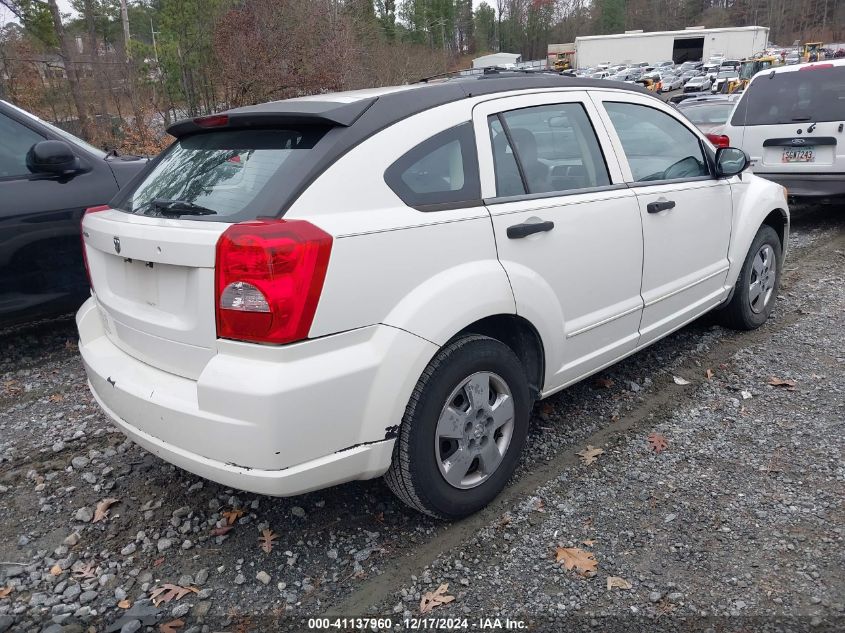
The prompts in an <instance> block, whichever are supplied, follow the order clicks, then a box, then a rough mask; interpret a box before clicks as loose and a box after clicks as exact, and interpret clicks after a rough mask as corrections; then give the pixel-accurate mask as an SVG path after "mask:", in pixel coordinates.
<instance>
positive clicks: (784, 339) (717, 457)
mask: <svg viewBox="0 0 845 633" xmlns="http://www.w3.org/2000/svg"><path fill="white" fill-rule="evenodd" d="M842 228H843V220H842V210H841V209H831V208H815V209H806V210H804V211H799V212H798V213H796V214H795V218H794V226H793V235H792V239H791V247H792V252H791V253H790V259H789V260H788V262H787V270H786V278H785V283H784V286H783V288H782V292H781V297H780V298H779V299H780V300H779V304H778V308H777V310H776V312H775V314H774V315H773V319H772V320H771V322H770V323H769V324H767V325H766V326H764V327H763V328H761V329H760V330H758V331H756V332H754V333H751V334H742V335H739V334H735V333H731V332H727V331H725V330H723V329H722V328H720V327H719V326H717V325H715V324H714V323H713V321H712V320H711V319H708V318H706V317H705V318H704V319H701V320H699V321H698V322H696V323H694V324H692V325H691V326H689V327H687V328H685V329H683V330H682V331H680V332H678V333H676V334H675V335H673V336H671V337H669V338H667V339H665V340H664V341H662V342H660V343H658V344H657V345H655V346H653V347H651V348H649V349H648V350H646V351H644V352H642V353H640V354H637V355H635V356H633V357H631V358H629V359H627V360H626V361H624V362H622V363H620V364H618V365H616V366H614V367H613V368H611V369H610V370H608V371H606V372H603V373H602V374H601V375H600V376H599V377H598V378H597V379H596V380H588V381H585V382H584V383H582V384H580V385H576V386H575V387H573V388H571V389H568V390H566V391H565V392H563V393H561V394H559V395H557V396H555V397H553V398H550V399H549V400H547V401H545V402H543V403H540V404H538V405H537V407H536V410H535V413H534V419H533V422H532V430H531V434H530V437H529V442H528V445H527V448H526V458H525V459H524V460H523V464H522V465H521V467H520V469H519V472H518V473H517V475H516V476H515V477H514V481H513V482H512V483H511V485H510V486H509V487H508V489H507V490H506V491H505V493H503V495H502V496H501V498H500V499H499V500H498V501H497V502H496V503H494V504H492V505H491V507H490V508H488V509H486V510H485V511H483V512H481V513H479V514H478V515H476V516H474V517H471V518H469V519H467V520H464V521H462V522H459V523H455V524H451V525H447V524H442V523H438V522H435V521H431V520H429V519H427V518H424V517H420V516H419V515H417V514H415V513H413V512H412V511H410V510H407V509H405V507H404V506H402V505H401V504H400V503H399V502H398V501H396V500H395V499H394V498H393V497H392V496H391V495H390V493H389V492H388V491H387V489H386V486H384V484H383V483H382V482H381V481H380V480H375V481H370V482H357V483H353V484H348V485H345V486H340V487H338V488H335V489H331V490H326V491H322V492H318V493H313V494H309V495H304V496H301V497H297V498H293V499H273V498H269V497H261V496H256V495H249V494H246V493H240V492H237V491H232V490H227V489H225V488H224V487H222V486H219V485H217V484H213V483H211V482H207V481H203V480H200V479H198V478H196V477H194V476H192V475H189V474H187V473H185V472H183V471H179V470H177V469H175V468H173V467H171V466H169V465H168V464H166V463H164V462H162V461H160V460H159V459H157V458H156V457H154V456H152V455H150V454H148V453H146V452H145V451H144V450H142V449H140V448H139V447H137V446H134V445H133V444H131V443H129V442H128V441H125V439H124V437H123V435H122V434H120V433H118V432H116V431H114V430H113V429H112V427H111V426H110V424H109V423H108V422H107V421H106V420H105V418H104V416H103V415H102V414H101V413H100V412H99V410H98V408H97V407H96V405H95V403H94V402H93V400H92V398H91V397H90V395H89V393H88V391H87V387H86V385H85V381H84V372H83V370H82V367H81V364H80V362H79V360H78V357H77V354H76V349H75V344H74V340H75V331H74V327H73V322H72V320H70V319H59V320H54V321H49V322H44V323H39V324H33V325H29V326H25V327H18V328H14V329H10V330H6V331H4V332H0V347H2V348H3V349H4V353H3V356H2V358H0V512H2V514H3V517H4V521H2V523H0V596H3V597H2V598H0V633H3V632H5V631H7V630H13V631H32V632H36V631H49V632H50V633H57V632H59V631H62V632H64V633H72V632H78V631H89V630H90V631H125V632H132V631H137V630H143V629H145V628H147V627H153V626H156V627H157V626H158V625H159V624H160V623H164V622H168V621H172V620H182V621H183V624H184V625H183V626H182V627H181V628H177V629H175V630H179V631H182V632H184V631H193V632H197V631H223V630H226V631H253V630H254V631H264V630H270V629H272V628H276V627H277V626H278V625H277V622H278V621H280V619H281V618H284V620H283V621H284V622H285V623H286V624H285V626H287V627H289V628H290V629H291V630H304V628H305V627H304V626H303V625H301V624H299V623H298V616H308V615H321V614H325V613H338V614H346V615H361V614H364V613H371V614H376V613H378V614H382V615H388V614H392V617H393V618H394V620H399V619H400V618H402V617H403V616H416V615H419V613H420V600H421V597H422V595H423V594H424V593H425V592H428V591H433V590H434V589H436V588H437V587H438V586H439V585H440V584H441V583H448V584H449V589H448V592H447V593H448V594H449V595H453V596H455V597H456V599H455V600H454V601H453V602H451V603H449V604H445V605H442V606H438V607H436V608H435V609H434V610H433V611H432V613H431V615H435V616H438V617H440V616H457V617H471V618H473V619H474V618H476V616H479V615H489V616H490V617H493V616H495V615H497V614H500V615H508V616H512V617H524V618H527V619H531V618H534V619H535V622H534V624H533V626H534V628H536V629H537V630H541V629H544V624H543V623H545V622H547V621H548V620H549V619H554V618H568V619H569V622H570V625H571V624H572V623H573V622H583V623H586V624H587V625H589V624H590V623H591V622H592V621H593V620H594V619H597V621H604V622H605V624H606V623H607V622H608V621H607V620H601V619H602V618H605V617H607V616H612V617H616V618H622V617H624V618H626V619H630V618H644V619H645V618H647V619H649V623H648V626H649V628H650V629H651V630H656V629H655V628H654V627H655V626H658V625H659V626H663V625H666V626H672V625H674V624H676V623H678V622H680V621H681V618H694V619H698V620H700V621H703V622H709V621H710V620H707V619H706V618H718V617H724V616H733V617H734V618H739V617H740V616H745V617H747V618H755V617H756V618H767V620H765V622H768V621H770V620H772V621H773V620H774V618H775V617H776V616H793V617H794V616H800V618H798V619H796V620H794V621H791V622H790V623H789V626H792V627H795V628H787V629H783V630H798V628H797V627H801V626H805V625H806V626H808V627H809V626H814V627H815V629H814V630H824V628H825V627H828V628H830V627H835V626H836V625H837V624H838V625H839V626H840V627H845V623H843V617H845V607H843V602H845V580H844V579H843V576H845V574H843V571H842V570H843V568H845V560H843V547H842V541H843V536H845V533H844V532H845V527H844V526H845V521H843V508H842V499H843V492H845V490H843V480H845V472H843V469H842V449H843V440H842V437H843V432H842V431H843V428H842V427H843V406H845V397H843V393H845V376H843V374H845V372H843V363H845V357H844V356H843V354H845V351H843V344H842V343H843V341H842V329H843V320H845V317H843V314H845V313H844V312H843V308H845V291H843V287H842V280H843V277H845V274H843V273H845V240H843V237H845V233H843V230H842ZM708 369H709V370H711V371H712V377H711V378H710V379H708V378H707V376H706V373H707V370H708ZM673 376H678V377H682V378H684V379H685V380H688V381H689V382H690V384H689V385H677V384H675V382H674V380H673ZM772 377H778V378H781V379H785V380H786V379H788V380H793V381H795V387H794V388H791V387H788V386H781V387H773V386H770V385H768V382H769V379H770V378H772ZM793 389H794V390H793ZM747 396H750V397H747ZM652 432H655V433H659V434H661V435H663V436H664V437H665V438H666V439H667V441H668V447H667V448H666V449H665V450H663V451H661V452H660V453H654V452H653V451H650V450H649V446H648V443H647V441H646V437H647V436H648V435H649V433H652ZM588 444H590V445H592V446H596V447H601V448H602V449H603V450H604V453H603V454H601V455H599V456H598V458H597V460H596V461H595V463H593V464H591V465H589V466H588V465H584V464H582V463H580V462H579V460H578V457H577V456H576V452H578V451H581V450H583V449H584V448H585V446H586V445H588ZM104 499H115V500H117V501H116V502H114V503H113V504H112V505H111V506H110V507H109V509H108V516H106V517H105V518H103V519H102V520H97V521H96V522H95V521H93V519H94V518H99V517H95V512H96V509H97V505H98V503H99V502H101V501H102V500H104ZM230 521H231V525H230ZM265 529H270V530H273V532H274V533H275V534H276V535H277V538H276V539H274V540H273V541H272V550H271V551H270V552H269V553H267V552H265V551H263V550H262V549H261V547H260V544H259V540H258V537H259V536H260V535H261V532H262V530H265ZM584 541H588V542H591V543H592V544H591V545H585V544H584V543H583V542H584ZM559 547H560V548H579V549H582V550H584V551H589V552H592V553H593V554H594V556H595V559H596V561H597V573H596V574H595V575H592V576H591V577H584V576H582V575H580V574H579V573H577V572H576V571H574V570H566V569H564V568H563V566H562V565H561V564H559V563H556V562H555V553H556V549H557V548H559ZM609 576H615V577H620V578H623V579H625V581H627V582H629V583H630V584H631V588H630V589H627V590H625V589H612V590H608V589H607V586H606V585H607V578H608V577H609ZM166 583H170V584H172V585H175V586H178V587H185V588H187V589H188V591H187V592H184V593H185V595H183V596H181V597H179V595H178V594H179V593H181V592H178V591H176V590H172V591H171V592H170V593H168V592H167V591H165V592H164V593H163V594H158V595H159V597H165V598H167V597H171V596H172V599H170V600H169V601H165V602H160V603H159V604H158V606H155V605H153V604H152V602H151V600H150V598H151V592H154V590H155V589H156V588H161V587H163V586H164V585H165V584H166ZM4 594H5V595H4ZM291 618H294V619H291ZM702 618H704V619H703V620H702ZM619 621H620V622H621V621H622V620H619ZM713 622H714V624H713V626H714V630H721V629H720V628H719V623H720V621H718V620H713ZM470 624H472V622H471V623H470ZM554 626H555V628H557V625H554ZM149 630H153V629H152V628H150V629H149ZM629 630H632V629H630V628H629Z"/></svg>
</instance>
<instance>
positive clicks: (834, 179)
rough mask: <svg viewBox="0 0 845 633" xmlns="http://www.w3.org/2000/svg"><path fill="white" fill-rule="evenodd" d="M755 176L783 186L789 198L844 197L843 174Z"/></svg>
mask: <svg viewBox="0 0 845 633" xmlns="http://www.w3.org/2000/svg"><path fill="white" fill-rule="evenodd" d="M754 175H755V176H760V177H761V178H765V179H766V180H771V181H772V182H776V183H778V184H779V185H783V186H784V187H786V188H787V190H788V191H789V197H790V198H837V197H841V196H845V174H766V173H760V172H758V171H755V172H754Z"/></svg>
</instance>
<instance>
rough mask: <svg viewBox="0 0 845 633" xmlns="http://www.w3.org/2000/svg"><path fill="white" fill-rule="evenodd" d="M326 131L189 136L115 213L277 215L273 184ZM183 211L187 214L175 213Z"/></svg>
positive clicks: (212, 216)
mask: <svg viewBox="0 0 845 633" xmlns="http://www.w3.org/2000/svg"><path fill="white" fill-rule="evenodd" d="M325 132H326V129H325V128H315V127H307V128H302V129H260V130H259V129H250V130H221V131H217V132H204V133H200V134H194V135H191V136H186V137H184V138H181V139H179V140H177V141H176V142H175V143H174V144H173V145H171V146H170V147H169V148H168V149H167V150H165V152H164V153H163V154H162V156H161V157H160V159H159V160H158V162H157V163H156V165H155V166H154V167H153V168H152V170H151V171H150V172H149V173H147V174H146V176H145V177H144V178H143V179H142V180H141V181H140V182H139V183H137V184H136V185H135V186H134V187H131V188H130V190H129V191H128V192H127V193H126V194H123V195H121V196H119V197H118V199H117V201H116V203H115V204H114V205H113V206H114V207H115V208H117V209H121V210H123V211H127V212H130V213H137V214H141V215H152V216H158V215H162V211H164V212H165V213H166V214H167V215H168V217H173V216H177V217H178V216H182V217H191V216H197V218H198V219H207V220H220V221H231V219H232V218H233V216H237V219H238V220H243V219H246V218H249V217H251V218H255V217H258V216H265V215H275V214H276V213H278V211H279V210H280V208H279V203H278V200H274V198H277V197H278V196H275V195H273V189H274V181H275V180H277V179H279V178H285V177H286V176H287V175H288V174H289V173H290V172H291V170H293V169H295V168H296V167H297V165H298V164H299V163H300V162H301V161H302V160H303V159H304V157H305V156H306V154H307V151H308V150H310V149H313V148H314V145H315V144H316V143H317V142H318V141H319V140H320V139H321V138H322V137H323V135H324V134H325ZM178 210H184V213H179V212H177V211H178Z"/></svg>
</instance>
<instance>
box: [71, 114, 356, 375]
mask: <svg viewBox="0 0 845 633" xmlns="http://www.w3.org/2000/svg"><path fill="white" fill-rule="evenodd" d="M366 105H368V103H360V102H359V103H356V104H355V107H354V108H350V107H349V106H350V104H345V105H343V104H337V103H335V104H333V105H332V106H331V107H329V108H327V107H326V104H325V103H322V104H319V103H317V104H316V105H315V104H314V103H313V102H311V103H307V102H306V104H305V106H304V109H305V110H306V112H305V113H303V112H301V111H300V112H293V113H284V114H278V113H266V112H261V111H259V112H258V116H256V113H255V112H253V111H249V116H240V117H239V115H238V112H239V111H233V113H234V114H233V115H217V116H215V117H207V118H205V119H198V120H192V121H188V122H182V123H179V124H176V125H175V126H173V127H171V129H170V131H171V133H174V134H175V135H176V136H177V137H178V138H177V140H176V142H175V143H174V144H173V145H172V146H171V147H170V148H168V149H167V150H165V152H164V153H163V154H162V155H161V156H160V157H159V158H157V159H156V160H155V161H153V163H152V165H151V166H150V168H149V169H148V171H147V172H146V174H145V176H144V177H141V178H140V179H139V180H138V181H137V182H135V183H134V184H133V185H132V186H131V187H130V188H129V189H128V190H126V191H124V192H121V193H120V194H119V195H118V196H117V197H116V198H115V200H113V201H112V204H111V207H112V208H98V209H93V210H89V212H88V213H86V215H85V218H84V219H83V224H82V232H83V240H84V244H85V248H84V252H85V255H86V263H87V266H88V269H89V275H90V278H91V283H92V288H93V293H94V296H95V297H96V300H97V305H98V307H99V309H100V312H101V316H102V317H103V323H104V327H105V330H106V334H107V336H108V337H109V339H110V340H111V341H112V342H114V344H115V345H117V346H118V347H120V348H121V349H122V350H123V351H125V352H126V353H127V354H130V355H131V356H133V357H135V358H137V359H139V360H141V361H143V362H145V363H147V364H149V365H151V366H154V367H156V368H159V369H161V370H164V371H167V372H170V373H173V374H177V375H179V376H184V377H186V378H191V379H196V378H198V377H199V375H200V374H201V373H202V370H203V368H204V367H205V365H206V364H207V363H208V361H209V360H210V359H211V357H212V356H214V354H215V353H216V341H217V338H218V331H217V330H218V323H217V321H216V318H217V314H216V312H217V307H218V302H219V301H220V300H221V299H220V297H218V296H217V294H218V289H217V288H216V282H219V281H220V280H219V279H216V278H215V261H216V258H217V257H218V243H219V242H222V240H221V235H223V234H224V232H226V231H227V229H229V228H230V227H232V226H233V225H235V224H237V226H239V227H242V226H244V225H246V226H256V225H262V223H263V225H266V224H267V223H268V222H276V223H277V224H276V226H277V225H278V223H279V222H280V221H279V220H277V219H275V218H278V216H280V215H281V214H282V212H283V210H284V208H285V206H284V205H285V200H286V199H288V200H289V199H291V196H295V195H296V190H297V187H299V186H303V182H305V181H307V178H308V174H310V173H312V172H313V169H314V168H315V165H316V164H317V163H318V162H319V160H317V161H316V162H315V155H316V154H321V155H322V156H323V157H325V152H321V151H320V147H324V145H321V144H325V143H331V142H332V139H331V136H332V134H331V133H332V131H334V130H335V129H337V126H344V125H349V124H351V122H352V121H353V120H354V119H355V118H356V117H357V116H358V115H360V113H361V112H362V111H363V110H364V109H366ZM277 107H278V106H277ZM300 109H303V108H300ZM315 112H316V114H315ZM356 112H357V114H355V113H356ZM341 115H343V116H341ZM288 224H290V223H288ZM294 232H296V230H294ZM300 232H301V231H300ZM230 233H231V231H230ZM312 233H313V231H312ZM294 238H296V236H294ZM247 239H248V238H247ZM227 244H228V242H227ZM250 248H252V249H253V251H254V250H255V249H256V248H258V247H255V245H254V243H252V244H247V245H246V246H245V247H242V248H241V250H242V251H246V252H250V251H248V249H250ZM254 261H256V260H255V259H253V260H252V262H253V263H254ZM278 262H279V260H278V258H277V259H274V260H272V261H271V262H270V264H269V266H271V267H272V265H273V264H277V265H278ZM245 274H246V273H245ZM279 274H281V273H279ZM243 288H247V290H242V289H243ZM249 289H252V290H254V288H253V287H251V286H249V285H248V284H244V283H240V285H238V286H237V288H236V289H235V291H233V292H234V294H232V293H230V294H229V295H228V300H230V301H231V302H233V305H235V306H236V307H233V308H232V309H240V308H239V307H238V306H239V305H241V304H238V302H241V301H244V300H247V301H248V300H253V299H255V295H254V294H253V295H249V294H248V293H249ZM238 292H241V295H238ZM244 312H249V310H248V309H244ZM265 312H270V310H266V306H265ZM258 316H260V315H258ZM306 334H307V332H306ZM242 340H243V339H242Z"/></svg>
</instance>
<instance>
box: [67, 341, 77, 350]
mask: <svg viewBox="0 0 845 633" xmlns="http://www.w3.org/2000/svg"><path fill="white" fill-rule="evenodd" d="M65 349H66V350H70V351H73V350H75V349H76V341H71V340H70V339H68V340H66V341H65Z"/></svg>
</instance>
